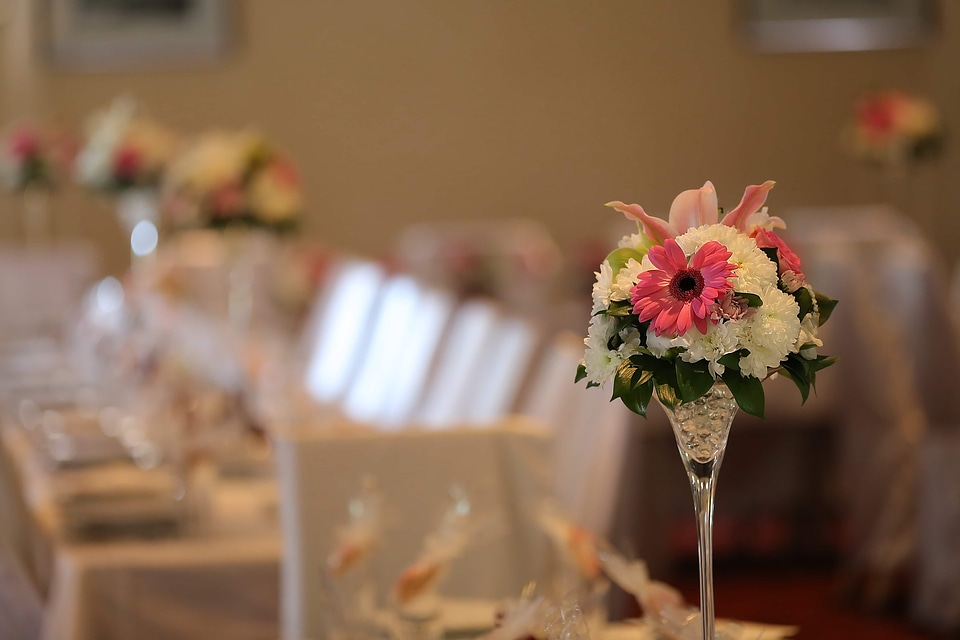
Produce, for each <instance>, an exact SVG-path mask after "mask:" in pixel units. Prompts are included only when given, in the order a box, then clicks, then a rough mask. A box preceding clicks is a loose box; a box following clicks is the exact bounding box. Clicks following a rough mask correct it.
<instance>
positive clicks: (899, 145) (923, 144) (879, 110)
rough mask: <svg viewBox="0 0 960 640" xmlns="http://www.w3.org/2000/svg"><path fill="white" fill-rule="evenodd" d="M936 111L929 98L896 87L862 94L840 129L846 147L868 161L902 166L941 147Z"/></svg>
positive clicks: (921, 158) (886, 165) (934, 154)
mask: <svg viewBox="0 0 960 640" xmlns="http://www.w3.org/2000/svg"><path fill="white" fill-rule="evenodd" d="M943 137H944V132H943V127H942V124H941V121H940V114H939V113H938V111H937V109H936V107H935V106H934V105H933V104H932V103H931V102H929V101H927V100H925V99H923V98H920V97H918V96H915V95H911V94H909V93H906V92H903V91H898V90H886V91H880V92H876V93H872V94H869V95H865V96H863V97H861V98H860V99H858V100H857V102H856V104H855V105H854V110H853V115H852V118H851V120H850V121H849V122H848V123H847V125H846V126H845V128H844V129H843V134H842V142H843V145H844V147H845V148H846V149H847V151H848V152H849V153H850V154H851V155H852V156H854V157H855V158H858V159H860V160H863V161H864V162H867V163H869V164H873V165H877V166H884V167H896V168H904V167H906V166H908V165H909V164H911V163H915V162H919V161H922V160H926V159H930V158H933V157H936V156H937V155H938V154H939V152H940V150H941V148H942V147H943Z"/></svg>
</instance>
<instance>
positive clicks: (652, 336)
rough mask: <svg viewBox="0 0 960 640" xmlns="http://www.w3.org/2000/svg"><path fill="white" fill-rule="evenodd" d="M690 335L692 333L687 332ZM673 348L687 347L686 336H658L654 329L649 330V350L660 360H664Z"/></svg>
mask: <svg viewBox="0 0 960 640" xmlns="http://www.w3.org/2000/svg"><path fill="white" fill-rule="evenodd" d="M687 333H688V334H689V333H691V332H689V331H688V332H687ZM673 347H681V348H684V349H685V348H686V347H687V339H686V337H684V336H676V337H670V336H669V335H667V334H663V335H662V336H658V335H657V334H656V332H655V331H654V330H653V329H647V349H648V350H649V351H650V353H652V354H653V355H655V356H656V357H658V358H662V357H663V356H664V354H665V353H666V352H667V349H671V348H673Z"/></svg>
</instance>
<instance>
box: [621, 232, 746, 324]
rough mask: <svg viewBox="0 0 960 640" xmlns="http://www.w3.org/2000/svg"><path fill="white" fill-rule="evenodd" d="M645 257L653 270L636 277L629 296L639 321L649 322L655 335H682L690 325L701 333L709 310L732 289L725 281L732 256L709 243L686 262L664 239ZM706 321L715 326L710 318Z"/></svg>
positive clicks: (730, 271) (676, 247)
mask: <svg viewBox="0 0 960 640" xmlns="http://www.w3.org/2000/svg"><path fill="white" fill-rule="evenodd" d="M647 255H648V256H649V257H650V262H652V263H653V266H655V267H657V268H656V269H652V270H650V271H645V272H643V273H641V274H640V277H639V279H638V280H637V284H636V285H635V286H634V287H633V293H632V295H631V297H630V301H631V302H632V303H633V312H634V313H635V314H636V315H637V316H639V317H640V322H646V321H647V320H653V325H652V326H653V330H654V332H656V334H657V335H658V336H659V335H663V334H664V333H676V334H677V335H678V336H682V335H683V334H685V333H686V332H687V330H688V329H689V328H690V327H691V326H692V325H696V327H697V329H699V330H700V333H704V334H705V333H706V332H707V319H708V318H710V308H711V307H712V306H713V305H714V304H715V303H716V301H717V298H718V297H719V296H720V295H721V294H722V293H723V292H725V291H727V290H729V289H732V288H733V285H732V284H730V281H729V278H730V277H731V276H733V272H734V271H735V270H736V269H737V266H736V265H735V264H733V263H731V262H727V260H728V259H729V258H730V256H731V255H733V254H731V253H730V252H729V251H727V248H726V247H724V246H723V245H722V244H720V243H719V242H716V241H715V240H711V241H710V242H707V243H706V244H704V245H703V246H702V247H700V248H699V249H698V250H697V252H696V253H695V254H693V258H691V259H690V261H689V263H688V262H687V256H686V255H684V253H683V249H681V248H680V245H679V244H677V241H676V240H674V239H673V238H668V239H667V240H666V241H665V242H664V243H663V245H661V246H655V247H652V248H651V249H650V252H649V253H648V254H647ZM710 321H711V322H714V323H716V320H713V319H712V318H710Z"/></svg>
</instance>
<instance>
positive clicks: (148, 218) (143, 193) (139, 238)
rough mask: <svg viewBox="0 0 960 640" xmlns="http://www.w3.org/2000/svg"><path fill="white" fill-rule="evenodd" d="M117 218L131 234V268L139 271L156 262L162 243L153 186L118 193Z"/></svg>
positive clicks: (129, 242)
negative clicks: (151, 187)
mask: <svg viewBox="0 0 960 640" xmlns="http://www.w3.org/2000/svg"><path fill="white" fill-rule="evenodd" d="M117 217H118V218H119V220H120V224H122V225H123V229H124V231H125V232H126V234H127V239H128V245H129V249H130V268H131V270H132V271H133V272H134V273H139V272H141V271H143V270H144V269H145V268H147V267H149V265H150V264H152V262H153V260H154V258H155V256H156V251H157V245H158V243H159V239H160V236H159V231H158V228H157V225H158V223H159V221H160V213H159V209H158V204H157V194H156V192H155V191H154V190H152V189H127V190H125V191H122V192H120V194H119V195H118V196H117Z"/></svg>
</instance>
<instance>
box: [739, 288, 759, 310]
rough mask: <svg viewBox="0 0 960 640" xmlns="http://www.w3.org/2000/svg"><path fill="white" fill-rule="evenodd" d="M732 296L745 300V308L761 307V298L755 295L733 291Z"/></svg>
mask: <svg viewBox="0 0 960 640" xmlns="http://www.w3.org/2000/svg"><path fill="white" fill-rule="evenodd" d="M733 295H734V296H736V297H738V298H743V299H744V300H746V301H747V306H750V307H762V306H763V298H761V297H760V296H758V295H757V294H755V293H744V292H743V291H734V292H733Z"/></svg>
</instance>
